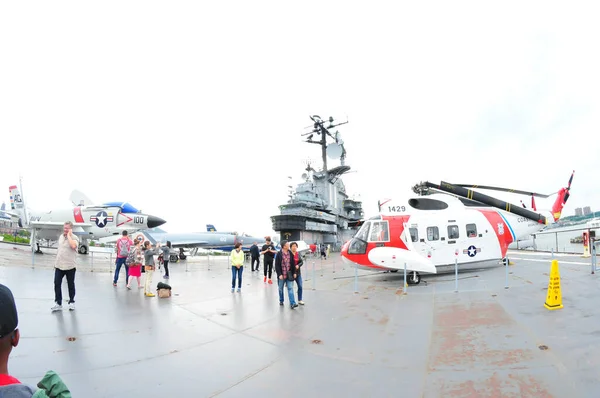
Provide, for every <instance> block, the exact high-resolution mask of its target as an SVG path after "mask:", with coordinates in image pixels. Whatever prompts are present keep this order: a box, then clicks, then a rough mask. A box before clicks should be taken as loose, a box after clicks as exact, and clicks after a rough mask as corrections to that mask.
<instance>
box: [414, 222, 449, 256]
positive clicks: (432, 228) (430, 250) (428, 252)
mask: <svg viewBox="0 0 600 398" xmlns="http://www.w3.org/2000/svg"><path fill="white" fill-rule="evenodd" d="M420 229H421V231H422V232H423V236H420V237H419V243H420V244H421V245H420V246H421V254H422V255H423V256H424V257H425V258H429V259H431V261H434V262H435V261H436V258H437V257H439V250H440V249H441V244H442V243H445V242H441V241H440V229H439V227H438V226H437V225H435V224H433V223H431V224H429V223H427V224H425V225H423V226H422V227H421V228H420Z"/></svg>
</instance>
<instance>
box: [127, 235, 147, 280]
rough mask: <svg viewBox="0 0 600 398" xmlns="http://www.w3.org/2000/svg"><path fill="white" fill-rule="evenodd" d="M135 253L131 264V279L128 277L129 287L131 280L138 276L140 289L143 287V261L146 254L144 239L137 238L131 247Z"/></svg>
mask: <svg viewBox="0 0 600 398" xmlns="http://www.w3.org/2000/svg"><path fill="white" fill-rule="evenodd" d="M130 251H131V253H132V255H133V262H132V263H131V264H129V279H127V289H131V281H132V280H133V278H137V282H138V289H141V288H142V280H141V278H142V263H143V262H144V255H143V254H142V241H141V240H139V239H136V240H135V241H134V244H133V246H131V249H130Z"/></svg>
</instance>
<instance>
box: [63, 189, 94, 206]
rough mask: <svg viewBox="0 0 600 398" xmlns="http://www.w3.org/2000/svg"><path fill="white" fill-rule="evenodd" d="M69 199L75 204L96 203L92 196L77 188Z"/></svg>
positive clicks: (86, 204)
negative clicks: (89, 196)
mask: <svg viewBox="0 0 600 398" xmlns="http://www.w3.org/2000/svg"><path fill="white" fill-rule="evenodd" d="M69 199H70V200H71V202H72V203H73V206H90V205H93V204H94V202H92V200H91V199H90V198H88V197H87V196H86V195H85V194H84V193H83V192H81V191H79V190H77V189H74V190H73V192H71V196H70V197H69Z"/></svg>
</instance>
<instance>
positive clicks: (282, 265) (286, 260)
mask: <svg viewBox="0 0 600 398" xmlns="http://www.w3.org/2000/svg"><path fill="white" fill-rule="evenodd" d="M295 268H296V263H295V262H294V254H293V253H292V252H291V250H290V244H289V243H288V241H287V240H282V241H281V251H279V253H278V254H277V259H275V273H276V274H277V282H278V284H279V305H283V285H284V284H285V285H287V290H288V297H289V299H290V307H291V308H292V309H294V308H296V307H298V304H296V300H295V299H294V273H295V271H294V270H295Z"/></svg>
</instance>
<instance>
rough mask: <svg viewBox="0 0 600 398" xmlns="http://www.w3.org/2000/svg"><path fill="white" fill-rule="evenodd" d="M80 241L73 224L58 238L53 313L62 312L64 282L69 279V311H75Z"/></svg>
mask: <svg viewBox="0 0 600 398" xmlns="http://www.w3.org/2000/svg"><path fill="white" fill-rule="evenodd" d="M78 247H79V239H78V238H77V236H75V235H73V223H72V222H71V221H67V222H65V223H64V225H63V233H62V235H60V237H59V238H58V251H57V252H56V261H55V263H54V302H55V304H54V306H53V307H52V311H59V310H62V281H63V277H65V276H66V277H67V286H68V287H69V309H70V310H71V311H73V310H74V309H75V267H76V256H77V248H78Z"/></svg>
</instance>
